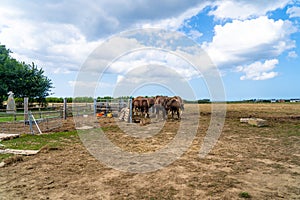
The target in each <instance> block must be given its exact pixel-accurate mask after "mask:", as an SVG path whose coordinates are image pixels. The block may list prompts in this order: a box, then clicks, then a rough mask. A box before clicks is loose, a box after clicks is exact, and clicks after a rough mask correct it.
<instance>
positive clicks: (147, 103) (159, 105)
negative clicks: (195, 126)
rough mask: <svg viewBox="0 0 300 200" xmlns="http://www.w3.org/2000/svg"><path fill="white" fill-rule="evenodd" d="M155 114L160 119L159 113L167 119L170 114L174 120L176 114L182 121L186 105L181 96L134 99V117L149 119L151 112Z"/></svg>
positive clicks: (139, 97)
mask: <svg viewBox="0 0 300 200" xmlns="http://www.w3.org/2000/svg"><path fill="white" fill-rule="evenodd" d="M150 108H151V110H152V113H154V112H155V114H156V118H159V113H160V112H161V113H162V118H163V119H166V118H167V116H168V113H170V114H171V116H172V119H174V114H175V113H176V114H177V118H178V119H180V115H181V112H182V111H183V110H184V103H183V100H182V98H181V97H180V96H174V97H168V96H156V97H142V96H138V97H135V98H133V99H132V112H133V116H144V117H146V118H149V110H150Z"/></svg>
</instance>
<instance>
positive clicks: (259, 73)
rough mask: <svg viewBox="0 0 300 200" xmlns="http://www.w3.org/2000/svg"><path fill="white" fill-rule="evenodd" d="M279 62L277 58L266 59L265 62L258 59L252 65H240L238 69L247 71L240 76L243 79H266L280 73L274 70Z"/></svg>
mask: <svg viewBox="0 0 300 200" xmlns="http://www.w3.org/2000/svg"><path fill="white" fill-rule="evenodd" d="M277 64H278V60H277V59H272V60H266V61H265V62H264V63H261V62H258V61H257V62H254V63H252V64H250V65H246V66H239V67H237V71H239V72H244V73H245V75H243V76H241V77H240V79H241V80H266V79H271V78H274V77H275V76H277V75H278V73H277V72H274V71H272V70H273V69H274V68H275V67H276V65H277Z"/></svg>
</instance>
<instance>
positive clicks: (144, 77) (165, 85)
mask: <svg viewBox="0 0 300 200" xmlns="http://www.w3.org/2000/svg"><path fill="white" fill-rule="evenodd" d="M299 22H300V1H298V0H274V1H269V0H253V1H246V0H222V1H200V0H189V1H182V0H172V1H171V0H151V1H147V0H118V1H111V0H95V1H86V0H73V1H70V0H59V1H58V0H44V1H39V0H18V1H17V0H2V1H1V6H0V43H1V44H3V45H6V47H7V48H9V49H10V50H11V51H12V52H13V53H12V54H11V56H12V57H14V58H16V59H17V60H20V61H25V62H26V63H32V62H34V63H35V64H37V66H38V67H41V68H43V69H44V71H45V75H46V76H47V77H49V78H50V79H51V80H52V82H53V86H54V88H53V89H52V93H53V94H52V96H56V97H72V96H76V95H85V96H95V97H96V96H118V95H124V96H126V95H128V96H137V95H148V96H151V95H158V94H165V95H182V96H183V97H184V98H187V99H205V98H209V99H217V100H222V99H225V100H245V99H274V98H275V99H281V98H285V99H286V98H300V87H299V85H300V79H299V78H298V77H299V75H300V66H299V64H300V58H299V56H300V50H299V49H300V32H299V30H300V26H299V25H300V23H299ZM78 90H80V92H78Z"/></svg>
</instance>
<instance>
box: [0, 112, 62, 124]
mask: <svg viewBox="0 0 300 200" xmlns="http://www.w3.org/2000/svg"><path fill="white" fill-rule="evenodd" d="M32 113H33V116H34V118H35V119H40V118H54V117H60V111H40V112H32ZM22 120H24V113H23V112H17V113H16V114H7V113H0V122H13V121H22Z"/></svg>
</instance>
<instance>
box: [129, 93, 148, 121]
mask: <svg viewBox="0 0 300 200" xmlns="http://www.w3.org/2000/svg"><path fill="white" fill-rule="evenodd" d="M132 110H133V113H134V115H139V113H141V114H142V115H144V116H145V117H149V101H148V99H147V98H145V97H142V96H138V97H136V98H134V99H133V100H132Z"/></svg>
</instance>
